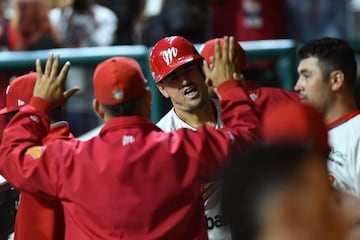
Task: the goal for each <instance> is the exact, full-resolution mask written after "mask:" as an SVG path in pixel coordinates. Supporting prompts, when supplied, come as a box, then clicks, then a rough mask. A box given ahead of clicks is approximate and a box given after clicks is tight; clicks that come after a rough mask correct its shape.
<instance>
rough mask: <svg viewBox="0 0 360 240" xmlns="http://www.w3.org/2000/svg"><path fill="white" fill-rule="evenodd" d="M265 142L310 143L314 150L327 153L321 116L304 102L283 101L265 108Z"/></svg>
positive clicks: (263, 124)
mask: <svg viewBox="0 0 360 240" xmlns="http://www.w3.org/2000/svg"><path fill="white" fill-rule="evenodd" d="M262 131H263V138H264V141H265V142H266V143H267V144H281V143H299V144H310V146H311V147H312V149H313V150H314V151H319V152H324V153H326V154H327V153H329V151H330V146H329V143H328V133H327V129H326V125H325V123H324V120H323V116H322V115H321V114H320V113H319V112H318V111H317V110H316V109H315V108H314V107H312V106H310V105H308V104H305V103H285V104H283V105H279V107H276V108H273V109H267V110H266V111H265V113H264V115H263V121H262Z"/></svg>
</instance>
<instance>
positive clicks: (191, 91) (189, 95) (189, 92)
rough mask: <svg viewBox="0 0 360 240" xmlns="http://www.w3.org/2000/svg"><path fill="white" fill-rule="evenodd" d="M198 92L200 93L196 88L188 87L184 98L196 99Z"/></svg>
mask: <svg viewBox="0 0 360 240" xmlns="http://www.w3.org/2000/svg"><path fill="white" fill-rule="evenodd" d="M198 92H199V91H198V89H197V88H196V87H188V88H186V89H185V90H184V96H185V97H187V98H194V97H195V96H196V95H197V94H198Z"/></svg>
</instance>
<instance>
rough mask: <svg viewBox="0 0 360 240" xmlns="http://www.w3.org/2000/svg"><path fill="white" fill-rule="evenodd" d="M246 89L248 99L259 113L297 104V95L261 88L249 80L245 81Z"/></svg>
mask: <svg viewBox="0 0 360 240" xmlns="http://www.w3.org/2000/svg"><path fill="white" fill-rule="evenodd" d="M246 88H247V90H248V92H249V96H250V98H251V99H252V100H253V101H254V103H255V104H256V106H257V107H258V109H259V111H260V112H261V113H264V111H266V110H267V109H269V110H271V109H272V108H273V107H277V106H279V105H280V104H283V103H286V102H289V101H293V102H299V101H300V98H299V94H297V93H296V92H291V91H287V90H284V89H281V88H276V87H262V86H259V85H257V84H256V83H255V82H253V81H251V80H247V81H246Z"/></svg>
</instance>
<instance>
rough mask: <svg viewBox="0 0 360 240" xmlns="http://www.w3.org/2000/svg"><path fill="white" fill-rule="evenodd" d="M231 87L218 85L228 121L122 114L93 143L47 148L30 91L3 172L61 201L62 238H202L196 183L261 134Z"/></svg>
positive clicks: (11, 132) (3, 153) (248, 105)
mask: <svg viewBox="0 0 360 240" xmlns="http://www.w3.org/2000/svg"><path fill="white" fill-rule="evenodd" d="M235 85H236V86H237V85H238V81H236V80H229V81H226V82H224V83H223V84H221V85H220V86H219V87H218V92H219V94H220V96H221V99H222V100H221V102H220V106H221V108H222V110H223V112H222V119H223V121H224V123H225V125H226V126H227V127H226V128H222V129H219V130H215V129H214V128H212V127H203V128H199V129H197V131H192V130H189V129H179V130H177V131H174V132H170V133H165V132H163V131H161V130H160V129H159V128H158V127H156V125H155V124H154V123H152V122H151V121H150V120H149V119H148V118H142V117H138V116H129V117H118V118H113V119H110V120H109V121H107V122H106V124H105V126H104V127H103V128H102V129H101V132H100V135H99V136H97V137H94V138H92V139H90V140H89V141H79V140H74V141H63V140H54V141H52V142H51V143H49V144H48V145H47V146H46V147H44V146H38V145H41V141H42V138H44V137H45V136H46V135H47V134H48V131H49V119H48V116H47V114H46V112H45V111H44V110H45V109H47V108H48V107H49V106H47V105H48V103H47V102H46V101H44V100H43V99H39V98H36V97H35V98H32V100H31V102H30V104H29V105H27V106H24V107H23V108H21V110H20V112H19V113H18V114H17V115H16V116H15V117H14V118H13V119H12V121H11V122H10V123H9V124H8V125H7V127H6V129H5V134H4V138H3V143H2V145H1V147H0V173H1V174H3V175H4V176H5V178H7V180H8V181H9V182H10V183H11V184H12V185H13V186H14V187H16V188H17V189H19V190H21V191H28V192H30V193H33V194H42V195H43V194H47V195H50V196H54V197H57V198H59V199H60V200H61V202H62V205H63V209H64V216H65V225H66V228H65V239H76V240H78V239H107V240H112V239H116V240H118V239H131V240H138V239H139V240H140V239H141V240H143V239H149V240H151V239H207V238H208V237H207V231H206V223H205V218H204V216H203V212H204V206H203V201H202V195H201V191H200V190H201V187H202V185H203V184H202V183H203V182H206V181H208V180H210V179H211V178H212V177H213V176H214V174H216V172H217V171H218V170H219V169H221V167H222V166H223V164H224V161H225V160H226V157H227V156H228V155H229V153H230V152H231V151H233V150H235V149H236V150H242V149H245V148H248V147H249V146H250V145H253V144H254V143H256V142H257V141H258V140H259V134H260V133H259V129H258V127H257V126H258V125H259V122H260V118H259V116H258V115H259V114H257V112H256V111H254V108H253V103H252V101H251V100H250V99H249V97H248V96H247V94H246V92H245V91H244V90H243V89H242V88H241V87H235ZM28 149H40V150H41V151H42V154H41V156H34V155H32V154H31V153H26V152H27V151H28ZM28 152H29V151H28Z"/></svg>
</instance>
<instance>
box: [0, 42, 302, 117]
mask: <svg viewBox="0 0 360 240" xmlns="http://www.w3.org/2000/svg"><path fill="white" fill-rule="evenodd" d="M240 43H241V45H242V46H243V48H244V49H245V50H246V53H247V58H248V60H249V61H252V60H262V59H274V60H276V62H277V68H278V69H277V70H278V76H279V81H280V84H281V87H282V88H284V89H288V90H291V89H292V88H293V86H294V83H295V80H296V72H295V69H296V68H295V66H296V65H295V64H296V55H295V54H296V47H297V45H296V43H295V42H294V41H292V40H288V39H284V40H263V41H250V42H240ZM195 47H196V48H197V49H200V48H201V44H195ZM149 50H150V49H149V48H147V47H145V46H139V45H129V46H124V45H122V46H106V47H86V48H58V49H50V50H39V51H26V52H18V51H16V52H9V51H2V52H0V71H4V72H6V71H16V70H21V69H28V68H32V67H35V59H40V60H42V62H43V63H44V62H45V61H46V59H47V57H48V54H49V53H54V54H60V56H61V59H62V63H64V62H65V61H70V62H71V64H72V66H92V65H93V66H95V65H96V64H97V63H99V62H100V61H103V60H105V59H107V58H109V57H112V56H126V57H132V58H135V59H136V60H137V61H138V62H139V64H140V66H141V68H142V70H143V72H144V75H145V77H146V78H147V79H148V85H149V87H150V88H151V89H152V92H153V101H152V110H151V119H152V120H153V121H154V122H156V121H157V120H159V119H160V118H161V116H162V115H163V114H164V113H165V112H166V111H167V107H168V103H167V101H165V99H164V98H163V97H162V95H161V94H160V93H159V91H158V90H157V89H156V86H155V85H154V82H153V81H152V79H151V78H152V76H151V74H150V71H149V67H148V53H149ZM34 69H35V68H34ZM89 81H91V79H89ZM0 91H5V89H0Z"/></svg>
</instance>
